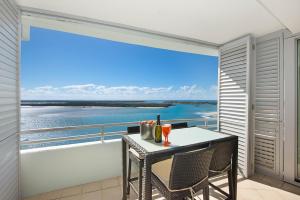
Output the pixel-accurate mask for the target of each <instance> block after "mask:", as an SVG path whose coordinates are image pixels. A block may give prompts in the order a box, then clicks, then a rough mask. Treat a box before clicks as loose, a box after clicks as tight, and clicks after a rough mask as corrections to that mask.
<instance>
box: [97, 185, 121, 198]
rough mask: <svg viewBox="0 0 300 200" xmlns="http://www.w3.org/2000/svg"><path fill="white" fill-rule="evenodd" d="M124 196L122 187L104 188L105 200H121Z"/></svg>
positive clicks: (103, 195)
mask: <svg viewBox="0 0 300 200" xmlns="http://www.w3.org/2000/svg"><path fill="white" fill-rule="evenodd" d="M121 198H122V192H121V187H111V188H107V189H104V190H102V199H103V200H106V199H107V200H120V199H121Z"/></svg>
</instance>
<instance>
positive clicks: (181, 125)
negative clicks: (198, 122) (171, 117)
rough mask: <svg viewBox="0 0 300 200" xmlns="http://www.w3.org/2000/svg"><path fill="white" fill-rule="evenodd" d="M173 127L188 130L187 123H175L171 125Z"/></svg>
mask: <svg viewBox="0 0 300 200" xmlns="http://www.w3.org/2000/svg"><path fill="white" fill-rule="evenodd" d="M171 127H172V129H180V128H187V127H188V123H187V122H181V123H174V124H171Z"/></svg>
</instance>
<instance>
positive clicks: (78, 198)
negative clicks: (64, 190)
mask: <svg viewBox="0 0 300 200" xmlns="http://www.w3.org/2000/svg"><path fill="white" fill-rule="evenodd" d="M59 200H81V195H76V196H70V197H63V198H60V199H59Z"/></svg>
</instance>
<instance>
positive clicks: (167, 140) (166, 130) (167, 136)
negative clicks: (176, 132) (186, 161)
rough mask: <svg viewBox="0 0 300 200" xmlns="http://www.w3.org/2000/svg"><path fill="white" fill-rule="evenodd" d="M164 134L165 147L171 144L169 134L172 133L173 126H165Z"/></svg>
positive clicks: (163, 128)
mask: <svg viewBox="0 0 300 200" xmlns="http://www.w3.org/2000/svg"><path fill="white" fill-rule="evenodd" d="M162 132H163V135H164V137H165V141H164V146H168V145H169V144H170V142H169V134H170V132H171V124H164V125H162Z"/></svg>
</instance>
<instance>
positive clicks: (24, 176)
mask: <svg viewBox="0 0 300 200" xmlns="http://www.w3.org/2000/svg"><path fill="white" fill-rule="evenodd" d="M121 146H122V145H121V141H120V140H112V141H108V142H105V143H103V144H102V143H101V142H91V143H84V144H74V145H65V146H59V147H48V148H40V149H31V150H22V151H21V190H22V196H23V197H28V196H32V195H35V194H39V193H43V192H48V191H52V190H55V189H60V188H64V187H69V186H74V185H79V184H84V183H88V182H92V181H96V180H103V179H106V178H110V177H115V176H120V175H121V173H122V148H121Z"/></svg>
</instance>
